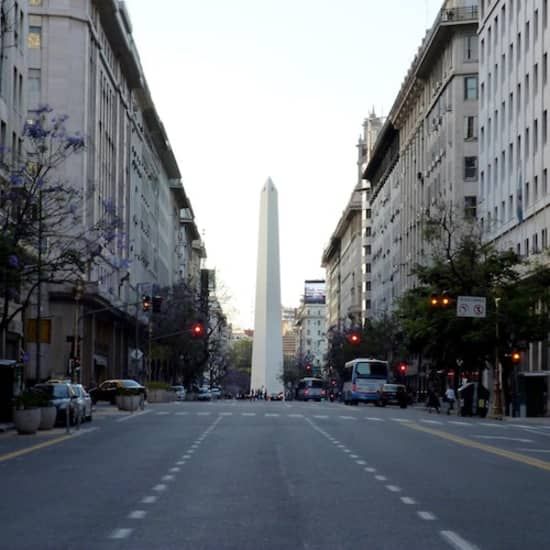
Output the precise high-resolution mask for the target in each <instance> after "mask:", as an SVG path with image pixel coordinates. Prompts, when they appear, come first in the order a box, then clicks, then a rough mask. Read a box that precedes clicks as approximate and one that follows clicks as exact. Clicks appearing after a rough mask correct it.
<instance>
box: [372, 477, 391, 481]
mask: <svg viewBox="0 0 550 550" xmlns="http://www.w3.org/2000/svg"><path fill="white" fill-rule="evenodd" d="M374 479H377V480H378V481H387V480H388V478H387V477H386V476H374Z"/></svg>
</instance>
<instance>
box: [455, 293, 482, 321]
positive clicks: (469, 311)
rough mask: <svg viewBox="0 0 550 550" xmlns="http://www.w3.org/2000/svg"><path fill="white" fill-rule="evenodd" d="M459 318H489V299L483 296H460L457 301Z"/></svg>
mask: <svg viewBox="0 0 550 550" xmlns="http://www.w3.org/2000/svg"><path fill="white" fill-rule="evenodd" d="M456 316H457V317H477V318H483V317H486V316H487V299H486V298H485V297H482V296H458V298H457V300H456Z"/></svg>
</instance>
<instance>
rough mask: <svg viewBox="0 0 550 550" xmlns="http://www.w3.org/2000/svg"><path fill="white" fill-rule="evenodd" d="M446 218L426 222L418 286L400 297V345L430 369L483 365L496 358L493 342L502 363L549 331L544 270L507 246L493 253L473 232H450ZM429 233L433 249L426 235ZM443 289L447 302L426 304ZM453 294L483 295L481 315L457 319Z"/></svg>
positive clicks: (549, 293) (549, 277) (549, 280)
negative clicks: (426, 247) (428, 251)
mask: <svg viewBox="0 0 550 550" xmlns="http://www.w3.org/2000/svg"><path fill="white" fill-rule="evenodd" d="M447 221H448V220H439V221H437V220H436V221H434V220H431V222H430V223H429V224H428V226H429V230H428V231H427V232H426V233H425V236H426V237H427V238H428V242H429V243H430V244H432V245H434V246H433V250H434V253H433V255H432V258H431V261H430V263H429V264H428V265H417V266H415V269H414V270H413V275H415V276H416V277H417V279H418V285H417V287H416V288H413V289H411V290H409V291H408V292H407V293H406V294H405V295H404V296H402V298H401V299H400V300H399V301H398V308H397V311H396V313H397V316H398V318H399V323H400V326H401V328H402V331H403V336H404V343H405V346H406V348H407V349H408V350H409V351H410V352H411V353H413V354H422V355H423V356H424V357H427V358H428V359H429V362H430V364H431V367H432V369H434V370H435V369H437V370H439V369H443V370H445V369H450V368H456V365H457V364H464V365H465V368H467V369H468V370H481V369H483V368H485V367H486V365H487V364H493V363H494V357H495V348H497V347H498V350H499V353H500V355H501V357H502V360H503V359H504V355H505V353H507V351H509V350H510V349H511V348H512V347H514V346H517V345H518V343H521V342H528V341H536V340H539V339H545V338H546V335H547V334H548V332H549V330H550V317H549V316H548V307H549V305H550V290H549V288H550V270H549V269H548V267H545V266H543V265H536V266H533V265H531V264H529V263H528V262H527V261H526V260H525V259H523V258H521V257H519V256H518V255H517V254H516V253H515V252H514V251H513V250H505V251H501V250H497V249H496V248H495V247H494V246H493V245H492V244H490V243H484V242H482V241H481V239H480V237H479V236H478V235H476V234H475V232H473V231H464V232H462V233H461V234H460V235H459V237H454V236H453V235H454V228H453V227H452V226H451V225H448V224H447ZM435 237H437V238H438V239H439V241H438V243H437V246H436V245H435V244H434V243H433V240H431V239H433V238H435ZM451 237H452V238H451ZM441 243H443V244H441ZM442 292H446V293H447V294H448V295H449V296H450V297H451V298H452V300H451V304H450V305H449V307H447V308H441V307H437V308H434V307H432V306H431V305H430V300H429V299H430V295H431V294H432V293H435V294H440V293H442ZM458 296H477V297H485V298H486V306H487V316H486V317H485V318H468V317H458V316H457V314H456V299H457V297H458ZM497 325H498V331H497ZM497 332H498V341H497Z"/></svg>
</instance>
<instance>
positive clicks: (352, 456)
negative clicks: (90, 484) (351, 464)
mask: <svg viewBox="0 0 550 550" xmlns="http://www.w3.org/2000/svg"><path fill="white" fill-rule="evenodd" d="M349 457H350V458H352V459H353V460H355V459H356V458H359V455H349Z"/></svg>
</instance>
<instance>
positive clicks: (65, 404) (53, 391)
mask: <svg viewBox="0 0 550 550" xmlns="http://www.w3.org/2000/svg"><path fill="white" fill-rule="evenodd" d="M33 390H35V391H38V392H40V393H41V394H43V395H45V397H46V398H47V399H48V402H49V403H50V404H51V405H54V406H55V408H56V409H57V416H56V423H57V424H61V425H64V424H65V423H66V422H67V412H68V414H69V423H70V424H76V419H77V415H78V402H77V395H76V393H75V391H74V390H73V387H72V385H71V384H70V383H68V382H46V383H44V384H36V386H34V387H33Z"/></svg>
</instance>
